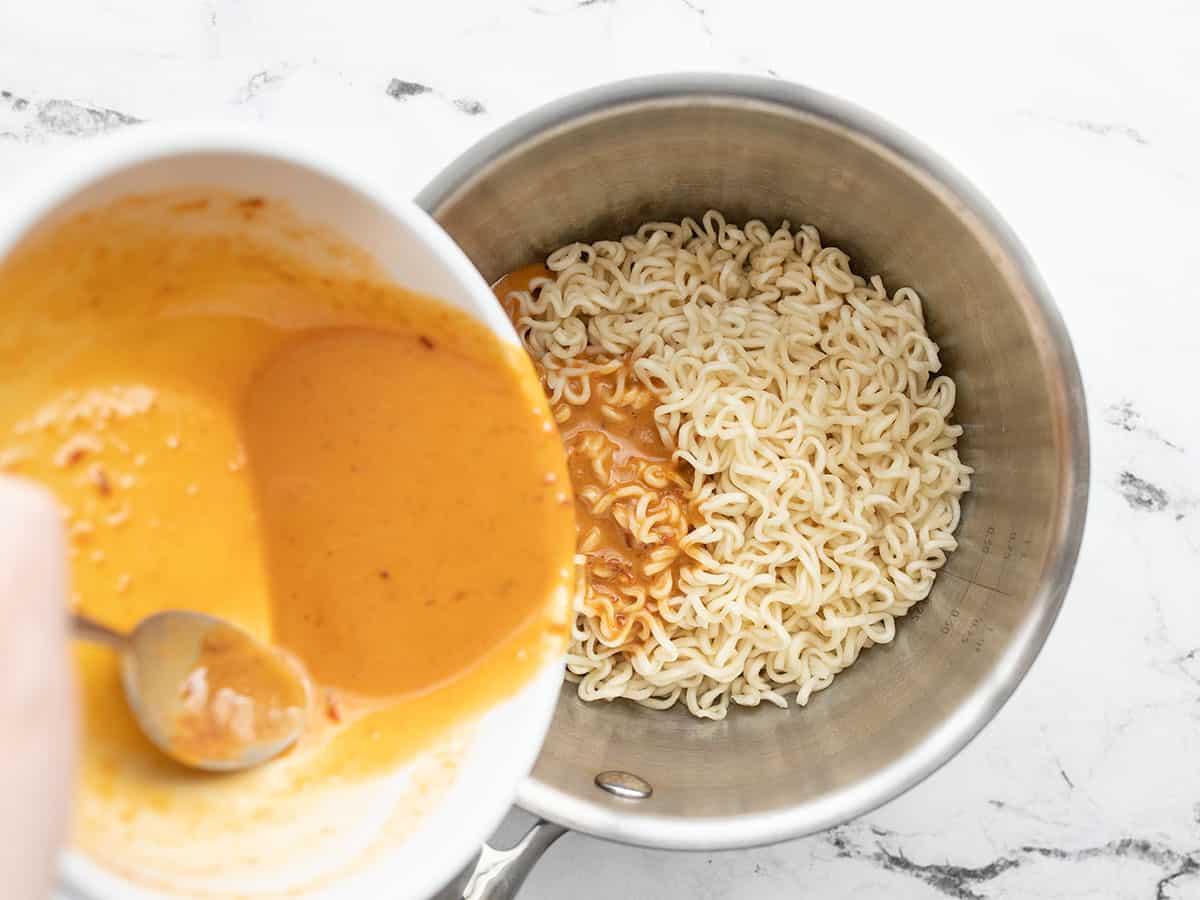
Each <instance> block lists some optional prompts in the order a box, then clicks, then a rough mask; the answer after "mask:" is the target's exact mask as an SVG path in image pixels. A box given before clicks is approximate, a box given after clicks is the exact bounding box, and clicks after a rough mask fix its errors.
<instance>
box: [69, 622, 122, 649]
mask: <svg viewBox="0 0 1200 900" xmlns="http://www.w3.org/2000/svg"><path fill="white" fill-rule="evenodd" d="M71 630H72V631H73V632H74V634H75V637H77V638H81V639H83V640H85V641H91V642H92V643H95V644H107V645H108V646H109V647H112V648H113V649H114V650H124V649H125V647H126V645H127V644H128V643H129V639H128V638H127V637H126V636H125V635H123V634H121V632H119V631H113V630H112V629H111V628H109V627H108V626H107V625H101V624H100V623H99V622H97V621H96V620H95V619H89V618H88V617H87V616H83V615H80V614H79V613H72V614H71Z"/></svg>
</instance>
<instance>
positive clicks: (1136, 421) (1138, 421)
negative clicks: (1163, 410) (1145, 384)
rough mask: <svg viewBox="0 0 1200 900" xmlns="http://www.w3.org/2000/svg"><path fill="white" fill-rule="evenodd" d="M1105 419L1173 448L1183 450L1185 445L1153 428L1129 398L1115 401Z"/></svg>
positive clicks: (1107, 410)
mask: <svg viewBox="0 0 1200 900" xmlns="http://www.w3.org/2000/svg"><path fill="white" fill-rule="evenodd" d="M1104 421H1105V422H1106V423H1108V424H1109V425H1112V426H1113V427H1115V428H1119V429H1121V430H1122V431H1125V432H1128V433H1130V434H1140V435H1144V436H1145V437H1148V438H1150V439H1151V440H1154V441H1157V442H1158V443H1160V444H1163V445H1164V446H1167V447H1170V448H1171V449H1172V450H1177V451H1179V452H1180V453H1182V452H1183V447H1181V446H1180V445H1179V444H1176V443H1174V442H1173V441H1169V440H1167V439H1166V438H1165V437H1163V436H1162V434H1160V433H1159V432H1158V431H1157V430H1156V429H1154V428H1151V427H1150V426H1148V425H1147V424H1146V423H1145V422H1144V421H1143V420H1142V414H1141V413H1140V412H1138V410H1137V409H1136V408H1135V407H1134V405H1133V403H1131V402H1130V401H1129V400H1122V401H1121V402H1120V403H1113V404H1110V405H1109V406H1108V408H1107V409H1105V411H1104Z"/></svg>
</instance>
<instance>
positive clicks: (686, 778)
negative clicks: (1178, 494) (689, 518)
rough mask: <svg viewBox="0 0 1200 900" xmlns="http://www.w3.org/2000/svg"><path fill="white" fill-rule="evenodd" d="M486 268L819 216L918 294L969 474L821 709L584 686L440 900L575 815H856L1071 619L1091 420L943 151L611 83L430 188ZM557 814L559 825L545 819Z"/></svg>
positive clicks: (726, 95) (793, 827) (925, 758)
mask: <svg viewBox="0 0 1200 900" xmlns="http://www.w3.org/2000/svg"><path fill="white" fill-rule="evenodd" d="M417 199H418V203H419V204H420V205H422V206H423V207H424V208H425V209H426V210H428V211H429V212H430V213H432V214H433V216H434V217H435V218H436V219H437V220H438V222H440V223H441V224H442V226H443V227H444V228H446V229H447V230H448V231H449V233H450V234H451V236H452V237H453V238H454V239H455V240H456V241H458V243H459V244H460V245H461V246H462V248H463V249H464V250H465V251H466V253H467V255H468V256H469V257H470V258H471V260H472V261H473V262H474V263H475V265H476V266H477V267H478V268H479V269H480V271H481V272H482V273H483V275H484V277H485V278H487V279H488V280H489V281H491V280H494V279H496V278H498V277H499V276H501V275H503V274H504V273H506V272H508V271H511V270H512V269H516V268H518V267H520V266H524V265H527V264H529V263H532V262H536V261H538V260H540V259H542V258H544V257H545V255H546V254H547V253H548V252H549V251H550V250H553V249H554V248H556V247H559V246H561V245H562V244H565V243H568V242H570V241H575V240H593V239H597V238H602V237H616V236H619V235H621V234H625V233H628V232H630V231H632V230H633V229H634V228H636V227H637V226H638V225H639V224H641V223H643V222H646V221H651V220H658V221H662V220H676V219H679V218H680V217H682V216H685V215H691V216H698V215H700V214H701V213H703V212H704V211H705V210H706V209H709V208H716V209H719V210H721V211H723V212H724V213H725V214H726V216H727V217H728V218H729V220H730V221H735V222H740V221H744V220H746V219H750V218H761V219H765V220H766V221H767V222H768V223H769V224H774V223H777V222H778V221H779V220H781V219H785V218H786V219H789V220H791V222H792V223H793V224H798V223H801V222H810V223H812V224H814V225H816V226H817V227H818V228H819V229H820V231H821V234H822V236H823V238H824V239H826V240H827V241H829V242H831V243H834V244H836V245H838V246H840V247H842V248H843V249H845V250H846V251H847V252H848V253H849V254H850V256H851V258H852V261H853V263H854V266H855V268H856V271H858V272H860V273H862V274H870V273H876V272H878V273H880V274H881V275H882V276H883V278H884V281H885V283H886V284H887V285H888V286H889V287H890V288H893V289H894V288H896V287H899V286H901V285H912V286H914V287H916V288H917V289H918V290H919V292H920V293H921V296H922V297H923V298H924V300H925V305H926V312H927V317H928V327H929V331H930V333H931V335H932V337H933V338H934V339H935V340H936V341H937V342H938V344H939V345H940V346H941V348H942V359H943V361H944V364H945V371H946V372H948V373H949V374H950V375H952V376H953V377H954V379H955V381H956V382H957V385H958V405H957V407H956V411H955V412H956V417H957V420H958V421H959V422H961V423H962V424H963V425H964V427H965V429H966V431H965V434H964V435H963V438H962V442H961V445H960V448H961V452H962V456H963V459H964V460H965V461H966V462H967V463H969V464H970V465H971V466H973V467H974V468H975V477H974V479H973V487H972V491H971V493H970V494H969V495H968V496H967V497H966V498H965V500H964V503H963V516H962V524H961V525H960V526H959V530H958V539H959V543H960V546H959V548H958V550H956V551H955V552H954V553H953V554H952V555H951V557H950V559H949V561H948V562H947V564H946V567H945V568H944V569H943V570H942V572H941V573H940V574H939V575H938V577H937V581H936V583H935V585H934V588H933V592H932V594H931V595H930V597H929V599H928V600H926V601H925V602H924V603H923V604H921V605H920V606H918V607H916V608H915V609H914V610H913V611H912V613H911V614H910V615H909V616H907V617H906V618H905V619H904V620H902V621H901V622H900V623H899V628H898V633H897V636H896V640H895V641H894V642H893V643H892V644H890V645H888V646H880V647H875V648H873V649H871V650H869V651H867V652H866V653H864V654H863V657H862V658H861V659H860V660H859V661H858V662H857V663H856V664H855V665H854V666H853V667H852V668H851V669H849V670H848V671H846V672H844V673H843V674H841V675H839V676H838V678H837V680H836V682H835V683H834V685H833V686H832V687H831V688H829V689H828V690H826V691H823V692H821V693H819V694H817V695H816V696H815V697H814V698H813V700H812V702H811V703H809V705H808V706H807V707H806V708H804V709H798V708H791V709H787V710H781V709H776V708H773V707H767V706H763V707H759V708H757V709H737V708H734V709H733V710H731V712H730V714H729V717H728V718H727V719H726V720H725V721H723V722H716V723H714V722H708V721H698V720H696V719H693V718H691V717H690V716H689V715H688V714H687V713H686V712H684V711H682V710H679V709H674V710H670V711H667V712H656V711H651V710H646V709H642V708H640V707H638V706H636V705H634V704H632V703H628V702H625V701H619V702H615V703H596V704H584V703H583V702H581V701H580V700H579V699H578V698H577V697H576V695H575V691H574V689H573V687H572V686H571V685H566V686H564V688H563V691H562V695H561V698H560V699H559V703H558V711H557V714H556V717H555V719H554V723H553V725H552V726H551V729H550V734H549V736H548V738H547V740H546V743H545V745H544V747H543V749H542V753H541V757H540V758H539V760H538V762H537V765H536V767H535V768H534V771H533V774H532V775H531V776H530V778H529V779H528V781H527V782H526V783H525V784H524V785H523V787H522V788H521V789H520V792H519V801H520V804H521V805H522V806H523V807H525V808H526V809H528V810H530V811H532V812H534V813H536V814H537V815H539V816H541V817H543V818H544V819H545V820H547V822H545V823H542V824H540V825H538V826H535V829H534V831H533V832H532V833H531V834H529V835H527V837H526V839H525V841H524V842H522V844H520V845H519V846H518V847H517V848H515V849H514V850H512V851H509V852H507V853H502V852H499V851H495V850H492V849H491V848H485V850H484V852H483V854H482V855H481V857H480V860H479V863H478V865H477V868H476V870H475V871H474V872H472V873H464V876H463V879H462V883H461V884H456V885H453V886H451V887H449V888H447V894H446V896H454V897H459V896H467V897H472V898H485V897H486V898H491V900H496V898H502V897H511V896H513V895H514V894H515V892H516V890H517V889H518V888H519V884H520V880H521V879H522V878H523V876H524V874H525V872H527V871H528V868H529V866H531V865H532V862H533V860H534V859H536V856H537V854H539V853H540V852H541V851H542V850H544V849H545V847H546V846H548V845H549V843H550V842H552V841H553V839H554V838H555V837H557V835H558V834H560V833H561V832H562V828H564V827H565V828H570V829H575V830H577V831H582V832H585V833H587V834H591V835H595V836H597V837H602V838H608V839H610V840H615V841H623V842H627V843H631V844H640V845H643V846H647V847H661V848H676V849H684V850H700V849H705V850H714V849H726V848H734V847H746V846H750V845H755V844H765V843H770V842H774V841H781V840H784V839H787V838H794V837H798V836H801V835H805V834H809V833H812V832H815V831H819V830H821V829H824V828H828V827H830V826H833V825H837V824H839V823H842V822H845V821H846V820H848V819H851V818H853V817H854V816H857V815H860V814H862V813H864V812H866V811H868V810H870V809H872V808H874V807H876V806H878V805H880V804H882V803H884V802H885V801H887V800H890V799H892V798H893V797H896V796H897V795H898V794H900V793H902V792H903V791H905V790H907V789H908V788H910V787H912V786H913V785H915V784H916V783H917V782H919V781H921V779H923V778H925V777H926V776H927V775H929V774H930V773H931V772H933V771H934V770H935V769H937V768H938V767H939V766H941V765H942V764H943V763H945V762H946V761H947V760H948V759H950V757H951V756H953V755H954V754H955V753H957V752H958V751H959V750H960V749H962V747H963V746H964V745H965V744H966V743H967V741H969V740H970V739H971V738H972V737H973V736H974V735H975V734H976V733H977V732H978V731H979V730H980V729H981V728H982V727H983V726H984V725H985V724H986V723H987V721H988V720H989V719H991V717H992V716H993V715H995V714H996V712H997V710H999V708H1000V706H1001V705H1002V704H1003V703H1004V701H1005V700H1006V699H1007V698H1008V696H1009V695H1010V694H1011V693H1012V691H1013V689H1014V688H1015V687H1016V686H1017V683H1018V682H1019V681H1020V680H1021V677H1022V676H1023V675H1024V674H1025V672H1026V670H1028V668H1029V666H1030V664H1031V663H1032V662H1033V659H1034V657H1035V656H1036V655H1037V652H1038V650H1039V649H1040V648H1041V646H1042V643H1043V641H1044V640H1045V639H1046V635H1047V633H1048V632H1049V630H1050V627H1051V625H1052V624H1053V622H1054V619H1055V616H1056V615H1057V613H1058V609H1059V606H1060V604H1061V603H1062V599H1063V594H1064V593H1065V591H1066V589H1067V583H1068V581H1069V579H1070V576H1071V570H1072V567H1073V566H1074V564H1075V557H1076V553H1077V551H1078V548H1079V542H1080V538H1081V536H1082V530H1083V522H1084V514H1085V509H1086V506H1087V486H1088V432H1087V419H1086V412H1085V409H1084V399H1083V390H1082V387H1081V384H1080V378H1079V371H1078V369H1077V367H1076V363H1075V357H1074V354H1073V352H1072V350H1071V344H1070V341H1069V340H1068V338H1067V334H1066V331H1065V330H1064V327H1063V323H1062V321H1061V320H1060V319H1059V316H1058V313H1057V312H1056V310H1055V308H1054V304H1053V302H1052V301H1051V299H1050V296H1049V294H1048V293H1047V291H1046V288H1045V286H1044V285H1043V284H1042V281H1041V279H1040V278H1039V277H1038V274H1037V272H1036V270H1035V269H1034V266H1033V264H1032V262H1031V261H1030V259H1029V257H1028V256H1027V255H1026V253H1025V251H1024V250H1023V249H1022V247H1021V245H1020V244H1019V243H1018V241H1017V240H1016V238H1015V237H1014V236H1013V234H1012V233H1011V232H1010V231H1009V229H1008V228H1007V226H1006V225H1005V224H1004V223H1003V222H1002V221H1001V220H1000V217H999V216H998V215H997V213H996V212H995V210H993V209H992V207H991V206H990V205H989V204H988V203H987V202H986V201H985V200H984V199H983V198H982V197H980V196H979V194H978V193H976V191H975V190H974V189H973V188H972V187H971V186H970V185H969V184H967V183H966V182H965V181H964V180H963V179H962V178H961V177H960V176H958V175H957V174H956V173H955V172H954V171H952V170H951V169H950V168H949V166H947V165H946V164H945V163H944V162H942V161H941V160H939V159H938V158H937V157H936V156H934V155H933V154H931V153H930V152H929V151H927V150H926V149H925V148H923V147H922V146H920V145H919V144H917V143H916V142H914V141H913V140H912V139H911V138H909V137H907V136H906V135H904V134H902V133H900V132H899V131H897V130H896V129H895V128H893V127H891V126H889V125H888V124H886V123H885V122H882V121H880V120H879V119H876V118H875V117H874V116H872V115H869V114H867V113H865V112H863V111H862V110H859V109H856V108H855V107H853V106H850V105H848V104H846V103H843V102H840V101H838V100H835V99H833V98H830V97H827V96H824V95H821V94H818V93H816V92H813V91H810V90H806V89H804V88H802V87H799V86H796V85H792V84H787V83H783V82H779V81H771V80H765V79H755V78H746V77H733V76H720V75H695V76H675V77H665V78H663V77H658V78H650V79H643V80H637V81H630V82H624V83H619V84H615V85H611V86H607V87H603V88H599V89H596V90H592V91H588V92H585V93H583V94H579V95H577V96H573V97H569V98H567V99H565V100H561V101H558V102H556V103H553V104H551V105H550V106H547V107H545V108H543V109H540V110H538V111H536V112H534V113H531V114H529V115H527V116H525V117H523V118H521V119H519V120H517V121H516V122H514V123H512V124H510V125H508V126H506V127H504V128H502V129H501V130H500V131H498V132H496V133H495V134H493V135H492V136H490V137H488V138H486V139H485V140H483V141H482V142H480V143H479V144H477V145H476V146H475V147H474V148H472V149H471V150H469V151H468V152H467V153H465V154H464V155H463V156H462V157H460V158H459V159H458V160H456V161H455V162H454V163H453V164H451V165H450V167H449V168H448V169H446V170H445V171H444V172H443V173H442V174H441V175H439V176H438V177H437V178H436V179H435V180H434V182H433V183H432V184H430V185H429V186H428V187H427V188H426V189H425V190H424V191H423V192H422V193H421V195H420V196H419V197H418V198H417ZM550 823H553V824H550Z"/></svg>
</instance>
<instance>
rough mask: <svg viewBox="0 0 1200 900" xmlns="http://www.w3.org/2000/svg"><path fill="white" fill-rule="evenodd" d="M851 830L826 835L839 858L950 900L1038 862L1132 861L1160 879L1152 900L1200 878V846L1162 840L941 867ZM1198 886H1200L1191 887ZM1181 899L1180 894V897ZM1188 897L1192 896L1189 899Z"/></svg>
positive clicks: (1034, 848)
mask: <svg viewBox="0 0 1200 900" xmlns="http://www.w3.org/2000/svg"><path fill="white" fill-rule="evenodd" d="M852 830H853V826H842V827H839V828H834V829H832V830H830V831H828V832H826V834H825V839H826V840H827V841H828V842H829V844H830V845H831V846H832V847H833V849H834V852H835V855H836V856H837V857H838V858H839V859H850V860H855V861H858V862H863V863H867V864H870V865H874V866H877V867H879V868H881V869H884V870H885V871H888V872H892V873H896V874H901V875H907V876H909V877H911V878H914V879H916V880H918V881H921V882H923V883H924V884H926V885H928V886H929V887H932V888H934V889H935V890H937V891H939V892H940V893H942V894H945V895H946V896H947V897H952V898H954V900H986V898H987V897H988V896H989V895H988V894H986V893H981V892H980V891H981V890H984V889H985V888H984V886H985V885H987V884H988V882H991V881H994V880H995V879H997V878H999V877H1000V876H1001V875H1003V874H1004V873H1005V872H1008V871H1010V870H1014V869H1018V868H1020V867H1022V866H1026V865H1029V864H1030V863H1033V862H1035V861H1037V860H1039V859H1049V860H1055V861H1059V862H1065V863H1079V862H1086V861H1088V860H1093V859H1116V860H1133V861H1138V862H1144V863H1148V864H1150V865H1152V866H1154V867H1156V868H1157V869H1159V870H1160V871H1162V873H1163V875H1162V877H1161V878H1160V879H1159V880H1158V881H1157V882H1156V883H1155V884H1154V891H1155V892H1154V895H1153V896H1154V897H1155V900H1168V898H1169V897H1170V896H1171V895H1170V894H1169V893H1168V891H1169V890H1171V889H1172V888H1173V886H1174V885H1176V884H1177V882H1180V881H1182V880H1183V879H1185V878H1190V877H1191V876H1193V875H1197V874H1200V847H1198V848H1196V849H1194V850H1190V851H1180V850H1176V849H1175V848H1173V847H1171V846H1169V845H1167V844H1166V843H1163V842H1161V841H1152V840H1149V839H1146V838H1135V837H1126V838H1119V839H1117V840H1113V841H1108V842H1107V843H1105V844H1101V845H1099V846H1093V847H1084V848H1081V849H1078V850H1068V849H1065V848H1061V847H1045V846H1038V845H1033V844H1028V845H1024V846H1020V847H1017V848H1016V849H1014V850H1012V851H1010V852H1009V853H1007V854H1004V855H1002V856H998V857H996V858H995V859H993V860H990V861H988V862H986V863H984V864H982V865H978V866H963V865H955V864H953V863H950V862H946V863H918V862H915V861H914V860H912V859H910V858H909V857H908V856H907V855H906V854H905V852H904V850H903V849H900V848H898V849H895V850H890V849H888V847H887V846H886V843H891V844H892V845H893V846H894V844H895V836H894V835H892V834H890V833H888V832H886V831H884V830H883V829H879V828H872V829H871V832H872V834H873V835H875V837H876V838H877V839H876V840H874V841H873V842H859V841H857V840H855V839H854V837H853V836H852ZM1196 887H1200V885H1196ZM1180 896H1183V895H1180ZM1187 896H1193V895H1191V894H1189V895H1187Z"/></svg>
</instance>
